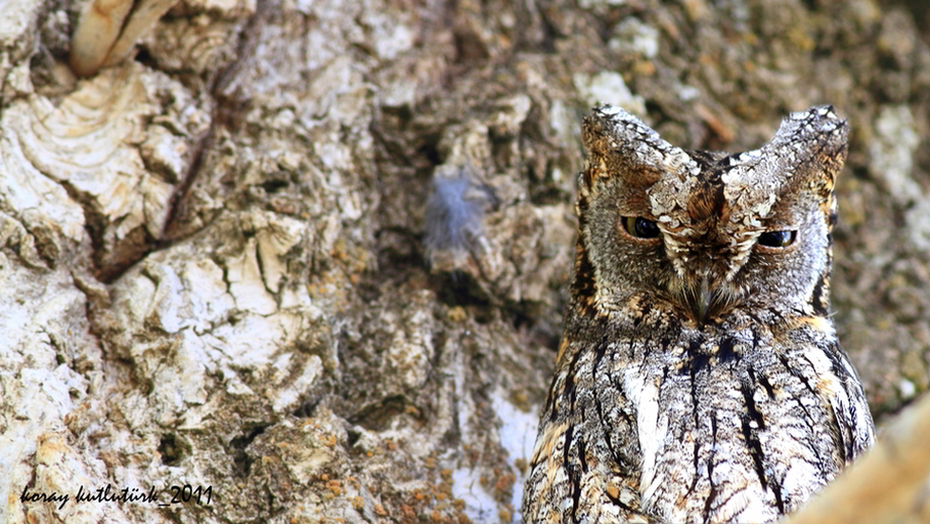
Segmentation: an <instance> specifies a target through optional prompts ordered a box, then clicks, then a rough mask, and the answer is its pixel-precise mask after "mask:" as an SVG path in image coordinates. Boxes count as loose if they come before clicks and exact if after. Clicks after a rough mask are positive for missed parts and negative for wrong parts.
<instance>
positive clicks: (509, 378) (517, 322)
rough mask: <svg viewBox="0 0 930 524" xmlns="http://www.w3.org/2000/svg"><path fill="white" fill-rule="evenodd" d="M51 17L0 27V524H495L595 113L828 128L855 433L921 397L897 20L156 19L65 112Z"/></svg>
mask: <svg viewBox="0 0 930 524" xmlns="http://www.w3.org/2000/svg"><path fill="white" fill-rule="evenodd" d="M82 8H83V4H81V3H73V2H72V1H71V0H10V1H8V2H6V4H4V7H3V9H2V10H3V16H2V17H0V281H2V282H3V284H4V286H3V287H4V292H3V293H2V294H0V333H2V334H3V336H4V338H5V341H4V343H3V344H0V449H2V453H0V495H5V497H2V500H7V501H8V503H7V504H5V505H0V521H5V519H8V521H9V522H16V523H20V522H36V521H38V522H58V521H61V522H69V523H84V522H95V523H98V522H140V523H141V522H176V521H182V520H183V521H185V522H204V523H206V522H211V523H212V522H281V523H284V522H288V523H289V522H468V521H471V522H497V521H501V522H518V521H519V519H520V508H519V504H520V498H521V494H522V482H523V476H524V467H525V461H526V459H527V457H528V456H529V454H530V453H531V452H532V449H531V448H532V445H533V442H534V439H535V436H536V435H535V431H536V429H535V428H536V422H537V415H538V413H539V411H540V407H541V406H542V405H543V404H544V402H545V397H546V392H547V390H548V386H549V381H550V379H551V372H552V367H553V365H554V361H555V356H556V352H557V349H558V340H559V336H560V324H561V315H562V310H563V308H564V305H565V302H566V289H565V286H566V285H567V282H568V278H569V273H570V268H571V264H572V260H573V257H574V249H573V248H574V243H573V236H574V230H575V227H576V222H575V218H574V212H573V203H574V194H575V176H576V174H577V173H578V172H579V170H580V168H581V162H582V158H583V152H582V150H581V145H580V119H581V117H582V116H583V115H584V114H586V113H587V112H588V111H589V109H590V107H591V106H592V105H593V104H595V103H598V102H606V103H610V104H614V105H620V106H622V107H624V108H626V109H628V110H630V111H632V112H634V113H636V114H637V115H638V116H640V117H642V118H643V119H645V120H646V121H647V122H648V123H649V124H650V125H651V126H653V127H654V128H656V129H657V130H658V131H659V132H660V133H661V134H662V135H663V137H665V138H667V139H668V140H669V141H671V142H672V143H675V144H676V145H681V146H683V147H687V148H700V149H725V150H732V151H739V150H744V149H749V148H753V147H755V146H758V145H759V144H760V143H762V142H763V141H765V140H767V139H768V138H769V137H770V136H771V134H772V133H773V131H774V129H775V128H776V127H777V125H778V123H779V120H780V118H782V117H783V116H785V115H786V114H787V113H788V112H790V111H794V110H801V109H806V108H807V107H809V106H812V105H815V104H822V103H832V104H834V105H835V106H836V107H837V111H838V112H839V113H840V114H841V115H844V116H845V117H846V118H848V119H849V121H850V124H851V127H852V134H851V147H850V154H849V160H848V162H847V168H846V170H845V171H844V173H843V174H842V175H841V177H840V179H839V180H838V186H837V188H838V193H839V200H840V223H839V225H838V227H837V230H836V234H835V241H836V250H835V271H834V277H833V293H832V296H833V308H834V309H835V310H836V320H837V324H838V330H839V334H840V339H841V341H842V342H843V345H844V347H845V348H846V349H847V351H848V352H849V353H850V355H851V358H852V360H853V361H854V363H855V364H856V366H857V368H858V369H859V372H860V374H861V376H862V379H863V382H864V384H865V388H866V390H867V393H868V395H869V401H870V404H871V407H872V410H873V412H874V413H875V415H876V417H877V419H878V420H879V422H880V423H881V422H882V421H884V420H885V419H886V415H888V414H892V413H895V412H897V411H898V410H899V409H900V408H901V407H902V406H903V405H904V404H906V403H908V402H910V401H911V400H913V399H914V398H915V397H917V396H918V395H920V394H921V393H923V392H925V391H926V390H927V389H928V388H930V373H928V363H930V324H928V322H927V319H928V318H930V198H928V196H930V195H928V193H930V153H928V151H930V148H928V147H925V146H926V143H925V142H926V137H927V136H928V127H930V118H928V117H930V113H928V102H930V43H928V37H927V36H926V35H928V34H930V31H928V29H930V16H928V10H927V8H926V7H924V6H923V4H921V3H920V2H904V3H902V2H891V1H887V2H884V1H882V2H871V1H867V0H857V1H853V2H846V1H839V0H822V1H817V2H800V1H788V2H784V1H776V0H744V1H742V0H741V1H734V2H723V3H719V2H718V3H710V2H705V1H703V0H694V1H687V2H682V3H674V4H672V3H665V2H661V3H660V2H658V1H655V0H640V1H617V0H579V1H578V2H568V1H567V0H549V1H539V2H515V3H511V2H504V1H501V0H488V1H485V2H477V1H475V0H461V1H459V2H439V1H434V0H432V1H430V0H428V1H421V2H411V1H400V0H366V1H365V2H340V1H335V0H321V1H305V0H296V1H284V0H280V1H275V0H256V1H252V0H228V1H224V0H182V1H181V2H180V3H179V4H178V5H176V6H175V7H174V8H172V9H171V10H170V11H169V12H168V14H167V15H166V16H165V17H164V18H163V19H162V20H161V21H160V22H159V23H158V24H157V25H156V26H155V27H154V28H153V29H152V31H151V32H150V33H148V34H147V35H145V36H144V37H143V39H142V41H141V42H140V43H139V45H138V52H137V54H135V56H132V57H129V58H128V59H127V60H125V61H123V62H121V63H119V64H117V65H115V66H113V67H109V68H105V69H102V70H100V71H99V72H97V73H96V74H95V75H94V76H91V77H89V78H86V79H78V78H77V76H75V75H74V74H73V73H72V72H71V71H70V70H69V68H68V65H67V64H68V57H69V55H70V54H71V52H72V51H73V50H72V49H71V37H72V35H73V34H74V33H75V31H76V30H77V28H76V25H77V20H78V18H79V13H80V12H81V10H82ZM456 188H460V189H456ZM431 195H432V198H433V203H434V206H435V205H437V202H438V203H439V204H438V205H446V206H449V205H451V206H459V207H455V208H454V209H457V210H458V211H461V212H462V213H464V214H465V215H467V217H468V218H467V220H466V221H465V222H462V223H463V224H467V228H466V230H467V231H466V232H465V233H466V234H465V237H463V238H465V240H454V239H453V240H450V238H453V237H450V236H449V235H448V234H446V233H448V232H447V231H445V230H444V229H443V228H445V227H446V225H447V224H445V223H442V224H440V225H439V226H437V225H436V223H435V221H436V220H437V217H439V216H440V215H437V214H436V212H435V211H433V212H427V209H428V207H429V206H428V204H427V202H428V201H429V200H430V198H431ZM443 198H447V199H451V200H448V201H443V200H442V199H443ZM436 199H439V200H436ZM443 202H445V204H443ZM433 209H435V207H434V208H433ZM427 220H430V221H432V222H431V223H430V224H427ZM444 224H445V225H444ZM427 236H429V239H427V238H426V237H427ZM108 486H109V488H110V490H111V491H110V493H114V494H115V495H114V496H119V495H121V494H122V493H121V492H120V490H123V489H126V490H127V491H126V497H127V498H128V499H131V500H126V501H124V502H121V503H117V502H102V501H99V500H85V501H81V502H79V501H77V500H76V497H77V494H78V492H79V491H81V492H82V493H84V494H87V493H90V494H91V495H96V494H97V493H98V491H97V490H98V489H100V490H103V491H102V492H101V493H105V490H106V488H107V487H108ZM184 486H190V488H189V489H190V491H183V492H182V491H181V489H182V488H183V487H184ZM174 487H177V494H178V495H181V494H184V495H186V496H187V498H186V499H185V498H184V497H180V496H179V497H177V498H174V499H173V497H174V496H175V494H176V493H175V491H174V490H173V488H174ZM198 488H199V491H195V490H198ZM208 488H209V490H210V492H209V497H210V498H209V500H207V494H206V492H207V491H206V490H208ZM152 489H154V490H155V491H156V492H157V494H158V498H157V502H158V503H161V504H163V506H160V505H159V504H158V503H156V502H153V501H150V500H146V499H143V498H135V499H132V497H134V496H135V495H139V497H141V496H142V494H148V493H150V492H151V490H152ZM134 490H137V491H134ZM192 493H196V494H197V495H198V496H195V497H193V498H192V497H191V496H190V495H191V494H192ZM64 495H68V496H69V500H67V501H64V502H62V500H60V498H58V497H62V496H64ZM43 496H44V497H45V498H44V501H43V498H42V497H43ZM35 497H39V498H35ZM101 498H104V497H103V495H101ZM850 503H853V504H854V503H856V501H852V502H850ZM4 517H5V519H4Z"/></svg>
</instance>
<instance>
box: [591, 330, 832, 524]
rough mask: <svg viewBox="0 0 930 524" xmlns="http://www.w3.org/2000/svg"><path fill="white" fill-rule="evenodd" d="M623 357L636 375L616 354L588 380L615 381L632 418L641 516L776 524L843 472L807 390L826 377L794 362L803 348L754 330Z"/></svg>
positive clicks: (828, 409)
mask: <svg viewBox="0 0 930 524" xmlns="http://www.w3.org/2000/svg"><path fill="white" fill-rule="evenodd" d="M788 340H789V341H790V340H791V339H788ZM629 348H630V349H629V351H630V352H629V353H627V355H628V356H631V357H634V359H637V360H638V361H639V362H640V363H639V365H634V364H631V362H630V361H625V360H626V359H625V358H624V357H623V356H621V355H622V354H623V352H618V353H616V356H617V357H618V358H617V360H616V361H615V362H613V363H612V364H611V365H606V366H603V369H601V370H595V371H594V373H595V374H597V373H600V372H603V373H609V374H611V375H613V376H614V377H620V378H619V382H620V384H618V385H619V386H620V387H621V388H622V390H623V391H624V393H625V394H626V396H627V398H628V399H629V401H630V403H631V405H632V406H631V407H632V409H631V410H630V411H631V412H634V413H635V423H636V424H635V425H636V429H635V431H636V435H635V437H636V439H637V440H638V442H639V450H640V453H641V471H640V475H639V491H640V494H641V497H642V507H643V509H644V510H645V511H646V512H648V513H650V514H655V515H660V516H661V517H662V518H664V519H667V520H668V521H670V522H769V521H774V520H776V519H777V518H778V517H779V516H780V515H782V514H784V513H786V512H790V511H792V510H793V509H795V508H796V507H797V506H799V505H800V504H801V503H803V502H804V501H805V500H806V499H807V498H809V497H810V496H811V495H812V494H813V493H814V492H816V491H817V490H818V489H819V488H820V487H822V486H823V485H824V484H826V483H827V482H829V481H830V480H831V479H832V478H833V477H835V476H836V474H837V473H838V472H839V471H840V470H841V469H842V467H843V466H844V464H845V460H844V457H845V455H846V453H845V452H844V449H843V448H844V443H843V438H842V435H843V433H844V429H843V428H841V427H840V425H839V421H838V420H837V417H836V416H835V414H834V407H833V403H832V402H831V399H829V398H827V397H826V392H824V391H820V390H818V389H817V388H816V387H815V384H812V380H810V379H809V378H808V377H815V376H817V372H818V371H821V372H822V371H823V370H815V369H813V364H812V363H811V362H810V360H808V359H806V358H802V357H801V356H802V355H803V354H804V353H809V352H810V348H803V349H802V348H798V347H790V346H786V345H784V342H780V341H778V340H776V339H775V338H774V337H771V336H770V335H768V334H767V331H765V330H762V331H759V330H753V329H746V330H744V331H743V332H739V331H737V332H730V333H726V334H723V333H721V334H719V335H718V334H714V333H707V332H695V331H682V332H681V333H679V336H678V338H668V339H662V338H661V337H659V339H658V341H657V342H652V341H642V342H633V343H631V344H630V346H629ZM825 349H826V348H825ZM835 382H836V383H841V382H842V381H839V380H837V381H835ZM842 394H843V395H844V396H848V395H847V394H846V392H842ZM610 438H611V437H608V439H610Z"/></svg>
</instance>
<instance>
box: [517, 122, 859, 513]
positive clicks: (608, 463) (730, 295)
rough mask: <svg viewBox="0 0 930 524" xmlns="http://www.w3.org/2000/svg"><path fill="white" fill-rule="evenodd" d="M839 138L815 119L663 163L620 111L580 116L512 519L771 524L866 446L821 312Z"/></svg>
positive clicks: (855, 394)
mask: <svg viewBox="0 0 930 524" xmlns="http://www.w3.org/2000/svg"><path fill="white" fill-rule="evenodd" d="M847 133H848V127H847V124H846V122H845V120H842V119H840V118H838V117H837V116H836V115H835V114H834V113H833V109H832V108H831V107H815V108H812V109H810V110H808V111H806V112H800V113H794V114H792V115H790V116H789V117H788V118H787V119H785V121H784V122H783V123H782V125H781V127H780V128H779V129H778V132H777V133H776V135H775V137H774V138H773V139H772V141H771V142H769V143H768V144H766V145H765V146H763V147H762V148H761V149H758V150H755V151H750V152H746V153H741V154H735V155H730V154H728V153H723V152H706V151H684V150H682V149H679V148H677V147H674V146H672V145H671V144H669V143H668V142H666V141H665V140H663V139H662V138H660V137H659V135H658V134H657V133H656V132H655V131H653V130H652V129H650V128H649V127H647V126H646V125H645V124H643V123H642V122H641V121H639V120H638V119H637V118H636V117H634V116H632V115H630V114H628V113H626V112H625V111H623V110H621V109H616V108H611V107H601V108H598V109H596V110H595V111H594V114H593V115H592V116H590V117H588V118H586V119H585V123H584V130H583V135H584V143H585V147H586V149H587V152H588V157H587V162H586V165H585V170H584V172H583V173H582V175H581V176H580V179H579V196H578V203H577V213H578V218H579V235H578V244H577V257H576V262H575V274H574V280H573V283H572V288H571V292H572V297H571V304H570V306H569V308H568V311H567V314H566V317H565V332H564V336H563V339H562V345H561V350H560V353H559V360H558V365H557V369H556V374H555V378H554V380H553V382H552V386H551V390H550V393H549V399H548V402H547V405H546V408H545V410H544V411H543V413H542V416H541V421H540V429H539V436H538V438H537V442H536V450H535V452H534V455H533V458H532V462H531V465H530V473H529V478H528V480H527V483H526V490H525V492H524V501H523V504H524V509H523V511H524V519H525V520H526V522H566V523H567V522H579V523H580V522H585V523H588V524H595V523H615V522H628V521H630V522H674V523H686V522H687V523H697V522H701V523H703V522H741V523H742V522H771V521H774V520H776V519H778V518H779V516H781V515H783V514H785V513H788V512H791V511H793V510H795V509H796V508H798V507H799V506H800V505H801V504H802V503H803V502H804V501H805V500H807V499H808V498H809V497H810V496H811V495H812V494H813V493H815V492H816V491H817V490H819V489H820V488H821V487H822V486H823V485H824V484H826V483H828V482H829V481H830V480H831V479H833V478H834V477H835V476H836V475H837V474H838V473H839V472H840V471H841V470H842V469H843V468H844V467H845V466H846V465H848V464H849V463H850V462H851V461H852V460H853V459H855V458H856V457H857V456H858V455H859V454H860V453H862V451H864V450H865V449H867V448H868V447H869V446H870V445H871V444H872V442H873V440H874V429H873V424H872V418H871V415H870V414H869V409H868V405H867V403H866V399H865V396H864V394H863V391H862V387H861V385H860V383H859V379H858V376H857V375H856V371H855V369H853V367H852V365H851V364H850V362H849V359H848V358H847V356H846V354H845V353H844V352H843V350H842V349H841V348H840V346H839V343H838V341H837V338H836V332H835V330H834V326H833V321H832V320H831V318H830V316H829V277H830V267H831V257H832V254H831V253H832V251H831V246H832V238H831V231H832V228H833V224H834V222H835V220H836V203H835V200H834V195H833V186H834V181H835V178H836V176H837V174H838V173H839V172H840V170H841V169H842V167H843V163H844V161H845V158H846V141H847Z"/></svg>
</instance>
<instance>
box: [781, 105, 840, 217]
mask: <svg viewBox="0 0 930 524" xmlns="http://www.w3.org/2000/svg"><path fill="white" fill-rule="evenodd" d="M848 140H849V124H848V123H847V122H846V120H845V119H843V118H840V117H839V116H837V114H836V112H835V111H834V109H833V106H829V105H827V106H816V107H812V108H810V109H808V110H807V111H800V112H797V113H792V114H791V115H789V116H788V117H787V118H785V119H784V120H783V121H782V123H781V126H780V127H779V128H778V131H777V132H776V133H775V138H773V139H772V141H771V142H770V143H769V144H768V145H767V146H766V147H765V148H763V153H766V150H769V151H771V152H776V151H780V152H786V151H787V152H790V153H791V155H789V156H785V155H782V156H781V158H780V159H779V160H780V162H781V163H782V165H783V169H788V170H791V171H792V172H793V173H794V176H793V177H790V178H789V179H788V184H789V185H793V186H795V187H797V188H801V187H807V188H810V189H812V190H814V191H815V192H816V193H817V194H818V196H819V197H820V198H822V199H823V200H824V201H827V200H832V197H831V194H832V193H833V186H834V184H835V183H836V177H837V175H839V173H840V171H842V170H843V165H844V164H845V163H846V154H847V151H848Z"/></svg>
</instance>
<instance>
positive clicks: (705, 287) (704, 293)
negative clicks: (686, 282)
mask: <svg viewBox="0 0 930 524" xmlns="http://www.w3.org/2000/svg"><path fill="white" fill-rule="evenodd" d="M713 300H714V294H713V290H712V289H711V287H710V279H709V278H708V277H707V275H704V277H702V278H701V284H700V287H698V292H697V300H696V301H695V302H694V304H693V306H694V315H695V316H696V317H697V320H698V322H700V323H702V324H703V323H704V320H705V319H706V318H707V312H708V311H710V305H711V302H713Z"/></svg>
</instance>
